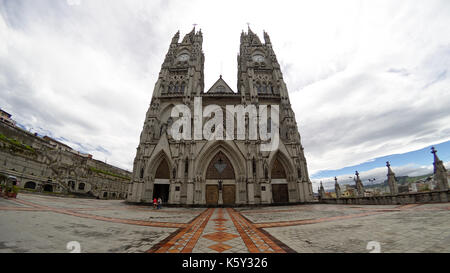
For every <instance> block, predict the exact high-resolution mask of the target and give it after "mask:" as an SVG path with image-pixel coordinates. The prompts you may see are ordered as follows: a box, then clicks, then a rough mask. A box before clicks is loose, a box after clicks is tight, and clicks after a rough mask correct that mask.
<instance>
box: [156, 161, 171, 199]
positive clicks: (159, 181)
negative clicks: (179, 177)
mask: <svg viewBox="0 0 450 273" xmlns="http://www.w3.org/2000/svg"><path fill="white" fill-rule="evenodd" d="M169 189H170V171H169V164H168V163H167V160H166V159H165V158H163V160H162V161H161V163H159V166H158V169H156V173H155V181H154V184H153V198H161V199H162V201H163V203H167V202H168V201H169Z"/></svg>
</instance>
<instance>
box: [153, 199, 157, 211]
mask: <svg viewBox="0 0 450 273" xmlns="http://www.w3.org/2000/svg"><path fill="white" fill-rule="evenodd" d="M156 205H158V201H157V200H156V197H155V198H153V208H154V209H156Z"/></svg>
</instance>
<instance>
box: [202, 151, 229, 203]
mask: <svg viewBox="0 0 450 273" xmlns="http://www.w3.org/2000/svg"><path fill="white" fill-rule="evenodd" d="M205 194H206V204H207V205H221V204H223V205H234V204H235V203H236V182H235V174H234V168H233V165H232V164H231V162H230V160H229V159H228V157H227V156H226V155H225V154H224V153H223V152H222V151H219V152H218V153H217V154H216V155H215V156H214V157H213V159H212V160H211V161H210V162H209V165H208V168H207V169H206V191H205Z"/></svg>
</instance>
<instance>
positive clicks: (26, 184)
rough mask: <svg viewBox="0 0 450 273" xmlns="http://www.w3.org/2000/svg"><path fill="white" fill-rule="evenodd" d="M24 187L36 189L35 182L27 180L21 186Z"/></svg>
mask: <svg viewBox="0 0 450 273" xmlns="http://www.w3.org/2000/svg"><path fill="white" fill-rule="evenodd" d="M23 187H24V188H25V189H32V190H34V189H36V182H33V181H28V182H27V183H25V185H24V186H23Z"/></svg>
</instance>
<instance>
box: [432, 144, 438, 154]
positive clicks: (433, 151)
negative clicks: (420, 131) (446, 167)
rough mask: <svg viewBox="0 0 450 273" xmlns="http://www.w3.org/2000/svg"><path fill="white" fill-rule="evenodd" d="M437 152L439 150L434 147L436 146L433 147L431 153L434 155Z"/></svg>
mask: <svg viewBox="0 0 450 273" xmlns="http://www.w3.org/2000/svg"><path fill="white" fill-rule="evenodd" d="M436 152H437V150H436V149H435V148H434V146H433V147H431V153H432V154H434V155H436Z"/></svg>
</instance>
